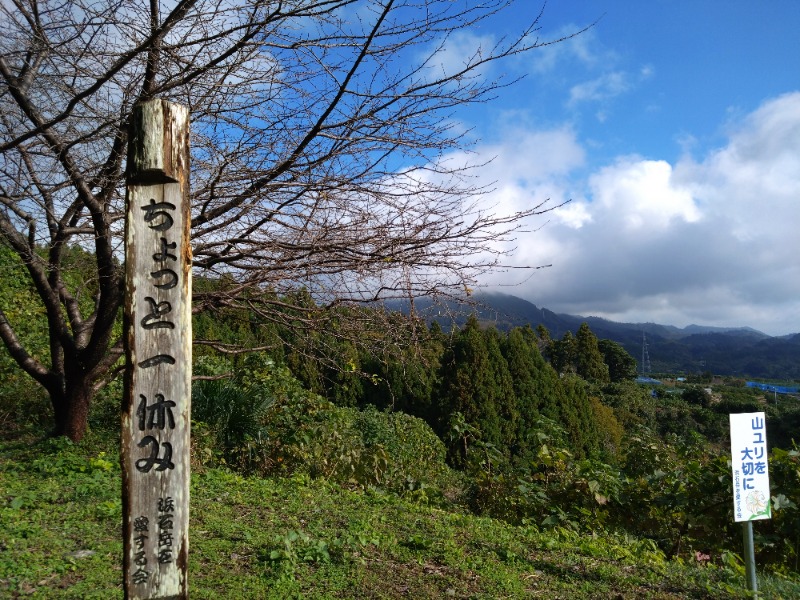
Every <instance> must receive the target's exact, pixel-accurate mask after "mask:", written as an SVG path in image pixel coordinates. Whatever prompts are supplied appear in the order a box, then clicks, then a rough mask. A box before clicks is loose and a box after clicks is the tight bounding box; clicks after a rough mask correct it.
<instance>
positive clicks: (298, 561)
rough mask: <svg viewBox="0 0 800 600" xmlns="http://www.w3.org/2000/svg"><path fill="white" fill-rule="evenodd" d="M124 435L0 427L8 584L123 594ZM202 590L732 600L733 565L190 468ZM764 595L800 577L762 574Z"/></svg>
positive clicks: (2, 581)
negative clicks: (41, 434)
mask: <svg viewBox="0 0 800 600" xmlns="http://www.w3.org/2000/svg"><path fill="white" fill-rule="evenodd" d="M121 520H122V509H121V502H120V472H119V466H118V460H117V449H116V447H115V444H114V441H113V436H108V435H106V436H100V435H97V434H90V436H89V437H88V439H87V440H86V441H85V442H83V443H82V444H80V445H79V446H73V445H71V444H68V443H66V442H65V441H64V440H37V439H36V438H34V437H32V436H30V435H21V434H17V435H15V436H5V439H2V440H0V598H18V597H30V598H47V599H50V598H104V599H107V598H121V597H122V588H121V584H120V581H121V576H122V571H121V567H120V561H121V554H122V541H121V534H120V532H121ZM190 546H191V549H190V563H189V580H190V590H191V597H192V598H194V599H203V598H209V599H214V600H220V599H223V598H236V599H238V598H280V599H284V598H359V599H360V598H415V599H416V598H548V599H555V598H569V599H572V598H614V599H620V598H622V599H625V598H663V599H669V598H675V599H677V598H736V597H746V595H745V594H743V593H742V592H741V587H742V586H743V582H744V576H743V574H742V573H741V571H740V569H738V568H737V567H736V566H735V565H728V566H709V565H706V566H698V565H694V564H692V565H681V564H676V563H667V562H665V561H664V560H663V557H662V556H661V555H660V554H659V553H658V552H657V551H655V550H654V548H653V547H652V545H650V544H648V543H647V542H642V541H638V540H633V539H628V538H622V537H617V536H587V535H583V536H581V535H578V534H576V533H574V532H571V531H565V530H555V531H552V530H551V531H546V532H540V531H539V530H538V529H537V528H535V527H534V526H521V527H514V526H510V525H507V524H504V523H502V522H499V521H495V520H492V519H485V518H478V517H475V516H472V515H469V514H466V513H464V512H458V511H456V510H443V509H441V508H436V507H433V506H428V505H426V504H424V503H419V502H416V503H414V502H409V501H406V500H402V499H400V498H397V497H396V496H393V495H389V494H383V493H380V492H377V491H367V492H361V491H352V490H346V489H342V488H341V487H338V486H333V485H330V484H327V483H325V482H322V481H310V480H308V479H307V478H305V477H299V476H298V477H294V478H275V479H266V480H265V479H255V478H243V477H240V476H238V475H236V474H233V473H231V472H229V471H226V470H221V469H198V470H196V472H195V473H194V474H193V476H192V504H191V533H190ZM760 587H761V590H762V592H763V593H762V598H797V597H800V583H797V582H792V581H788V580H784V579H779V578H776V577H764V576H762V577H761V578H760Z"/></svg>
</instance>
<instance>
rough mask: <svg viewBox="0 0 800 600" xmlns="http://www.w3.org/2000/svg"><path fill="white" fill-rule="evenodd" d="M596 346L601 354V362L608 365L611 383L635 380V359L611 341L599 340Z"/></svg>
mask: <svg viewBox="0 0 800 600" xmlns="http://www.w3.org/2000/svg"><path fill="white" fill-rule="evenodd" d="M597 346H598V348H599V349H600V352H601V353H602V354H603V361H604V362H605V363H606V365H608V376H609V378H610V379H611V383H618V382H620V381H626V380H632V379H636V359H635V358H633V357H632V356H631V355H630V354H628V352H627V351H626V350H625V348H623V347H622V346H621V345H620V344H618V343H617V342H612V341H611V340H600V341H598V343H597Z"/></svg>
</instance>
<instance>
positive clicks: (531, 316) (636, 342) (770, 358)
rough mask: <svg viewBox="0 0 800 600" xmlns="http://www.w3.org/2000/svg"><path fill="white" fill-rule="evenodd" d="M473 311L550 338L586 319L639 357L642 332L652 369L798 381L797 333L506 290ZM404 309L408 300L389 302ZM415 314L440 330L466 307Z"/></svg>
mask: <svg viewBox="0 0 800 600" xmlns="http://www.w3.org/2000/svg"><path fill="white" fill-rule="evenodd" d="M474 303H475V309H474V310H475V311H476V315H477V316H478V319H479V320H480V321H481V322H482V323H484V324H487V325H488V324H491V325H492V326H494V327H496V328H497V329H499V330H501V331H508V330H509V329H511V328H513V327H524V326H525V325H530V326H531V327H533V328H534V329H535V328H536V327H538V326H539V325H541V326H543V327H545V328H546V329H547V330H548V331H549V332H550V333H551V335H553V336H556V337H561V336H562V335H564V334H565V333H566V332H567V331H569V332H571V333H573V334H574V333H576V332H577V330H578V328H579V327H580V326H581V324H582V323H587V324H588V325H589V326H590V327H591V328H592V331H593V332H594V333H595V335H597V337H599V338H603V339H608V340H613V341H615V342H617V343H619V344H621V345H622V346H623V348H625V350H626V351H628V352H629V353H630V354H631V355H632V356H634V357H636V359H637V360H639V359H640V358H641V356H642V334H645V335H646V336H647V343H648V354H649V357H650V364H651V368H652V371H653V372H657V373H672V374H679V375H685V374H688V373H700V372H709V373H714V374H718V375H729V376H733V377H753V378H764V379H800V333H794V334H789V335H786V336H781V337H771V336H768V335H766V334H764V333H761V332H760V331H756V330H754V329H751V328H748V327H738V328H721V327H700V326H697V325H690V326H688V327H684V328H678V327H674V326H671V325H659V324H657V323H617V322H614V321H609V320H607V319H601V318H599V317H591V316H587V317H582V316H575V315H568V314H559V313H555V312H553V311H551V310H548V309H547V308H540V307H538V306H536V305H535V304H532V303H531V302H528V301H527V300H524V299H522V298H518V297H516V296H512V295H509V294H499V293H483V294H476V295H475V297H474ZM391 306H392V307H393V308H396V309H397V310H402V311H404V312H406V313H408V311H409V305H408V303H402V302H397V303H393V304H392V305H391ZM415 309H416V311H417V312H418V314H420V315H422V316H424V317H425V318H427V319H429V320H432V321H437V322H438V323H439V324H440V325H441V326H442V327H443V328H444V329H447V328H449V327H451V326H452V325H453V324H454V323H455V324H458V325H463V324H464V320H465V319H466V317H465V316H464V315H465V314H468V313H469V312H470V311H471V310H472V309H471V308H470V305H468V304H457V303H450V304H447V305H444V306H443V305H437V304H434V303H432V302H425V301H419V302H417V303H416V304H415Z"/></svg>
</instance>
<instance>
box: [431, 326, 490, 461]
mask: <svg viewBox="0 0 800 600" xmlns="http://www.w3.org/2000/svg"><path fill="white" fill-rule="evenodd" d="M494 390H495V385H494V373H493V371H492V366H491V363H490V360H489V352H488V348H487V346H486V338H485V337H484V335H483V332H482V331H481V330H480V327H479V325H478V320H477V318H475V316H474V315H472V316H470V318H469V319H468V320H467V323H466V325H465V326H464V328H463V329H461V330H460V331H458V333H457V334H456V335H455V337H454V339H453V343H452V347H451V348H450V349H449V350H448V351H447V352H446V353H445V357H444V359H443V361H442V388H441V392H440V395H439V402H440V410H439V416H440V422H439V427H438V429H439V432H440V435H441V436H442V437H443V438H446V437H447V434H448V431H447V429H448V426H449V423H450V418H451V417H452V415H453V414H454V413H456V412H460V413H461V414H462V415H463V417H464V420H465V421H466V422H467V423H468V424H470V425H472V426H475V427H477V428H478V429H479V430H480V432H481V435H482V438H483V440H484V441H485V442H489V443H491V444H494V445H495V446H497V447H500V445H501V441H502V433H501V429H502V428H501V424H500V414H499V412H498V407H497V404H496V395H495V393H494ZM454 450H455V452H459V453H460V452H462V449H461V448H452V447H451V458H453V459H454V460H456V461H457V462H458V461H460V460H463V459H464V456H463V455H460V456H459V455H457V454H455V452H453V451H454Z"/></svg>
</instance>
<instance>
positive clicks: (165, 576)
mask: <svg viewBox="0 0 800 600" xmlns="http://www.w3.org/2000/svg"><path fill="white" fill-rule="evenodd" d="M135 110H136V112H135V115H134V119H133V123H134V125H133V128H132V131H131V141H130V147H129V164H128V184H127V197H126V223H125V285H126V296H125V338H126V339H125V341H126V359H127V363H126V377H125V397H124V400H123V407H122V408H123V410H122V473H123V536H124V556H123V576H124V589H125V597H126V598H130V599H156V598H158V599H166V598H188V582H187V577H186V574H187V563H188V551H189V545H188V533H189V453H190V424H191V368H192V328H191V291H192V290H191V248H190V245H189V226H190V219H191V215H190V207H189V194H188V192H189V187H188V181H189V146H188V143H189V135H188V111H187V110H186V109H185V107H182V106H178V105H174V104H170V103H168V102H165V101H163V100H152V101H150V102H147V103H145V104H142V105H139V106H137V107H136V109H135Z"/></svg>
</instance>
